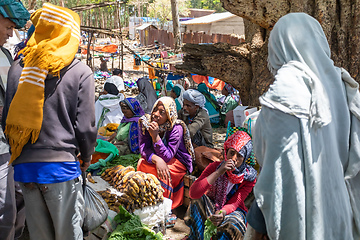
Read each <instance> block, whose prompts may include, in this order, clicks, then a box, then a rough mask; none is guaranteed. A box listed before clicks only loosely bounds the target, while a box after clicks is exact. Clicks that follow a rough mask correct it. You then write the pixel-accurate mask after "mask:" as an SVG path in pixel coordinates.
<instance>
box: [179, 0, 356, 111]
mask: <svg viewBox="0 0 360 240" xmlns="http://www.w3.org/2000/svg"><path fill="white" fill-rule="evenodd" d="M221 2H222V4H223V7H224V8H225V9H226V10H228V11H229V12H232V13H233V14H236V15H238V16H240V17H243V18H244V19H245V21H244V23H245V35H246V42H245V43H242V44H241V45H239V46H231V45H228V44H222V43H221V44H214V45H194V44H186V45H184V47H183V51H184V53H185V57H184V64H182V65H180V66H179V67H178V68H180V69H182V70H186V71H189V72H192V73H196V74H201V75H209V76H212V77H217V78H220V79H222V80H223V81H225V82H228V83H231V84H232V85H233V86H234V87H235V88H237V89H238V90H239V91H240V96H241V99H242V102H243V104H244V105H259V102H258V98H259V96H261V95H262V94H263V93H264V92H265V91H266V90H267V88H268V87H269V85H270V84H271V83H272V81H273V77H272V76H271V74H270V73H269V71H268V69H267V43H268V38H269V33H270V31H271V29H272V27H273V26H274V24H275V23H276V21H277V20H278V19H279V18H280V17H282V16H283V15H286V14H287V13H289V12H305V13H308V14H309V15H311V16H313V17H315V18H316V19H317V20H318V21H319V22H320V24H321V26H322V27H323V29H324V32H325V35H326V37H327V39H328V42H329V45H330V48H331V54H332V59H333V60H334V63H335V65H336V66H340V67H343V68H345V69H347V70H348V71H349V72H350V74H351V75H352V76H353V77H354V78H355V80H356V81H357V82H360V41H359V38H360V18H359V17H358V12H359V11H360V0H354V1H350V0H267V1H264V0H221Z"/></svg>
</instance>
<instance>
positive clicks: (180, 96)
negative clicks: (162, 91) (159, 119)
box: [172, 84, 185, 107]
mask: <svg viewBox="0 0 360 240" xmlns="http://www.w3.org/2000/svg"><path fill="white" fill-rule="evenodd" d="M172 90H173V91H174V92H175V94H176V96H177V99H178V101H179V104H180V105H181V107H182V106H183V101H184V97H183V95H184V92H185V89H184V88H183V86H181V85H180V84H176V85H175V86H174V87H173V89H172Z"/></svg>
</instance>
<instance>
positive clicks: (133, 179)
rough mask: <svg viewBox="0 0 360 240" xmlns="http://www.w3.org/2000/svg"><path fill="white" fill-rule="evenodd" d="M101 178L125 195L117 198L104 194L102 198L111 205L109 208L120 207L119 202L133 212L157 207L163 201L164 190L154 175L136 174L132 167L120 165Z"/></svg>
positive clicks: (106, 172) (105, 172)
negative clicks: (153, 206) (151, 206)
mask: <svg viewBox="0 0 360 240" xmlns="http://www.w3.org/2000/svg"><path fill="white" fill-rule="evenodd" d="M101 177H102V178H103V179H104V180H105V181H107V182H109V183H110V185H111V186H113V187H114V188H115V189H117V190H118V191H120V192H122V193H123V194H122V195H121V196H120V197H116V198H114V197H113V196H112V195H111V194H110V196H109V195H107V194H105V193H103V195H102V196H103V198H104V199H105V201H106V202H108V203H110V204H111V205H109V208H110V207H111V206H115V207H116V206H118V205H119V204H118V203H117V202H119V203H120V204H121V205H122V206H124V207H125V208H126V210H128V211H129V212H133V211H134V210H135V209H138V208H143V207H146V206H150V205H155V204H157V203H159V202H162V201H163V192H164V190H163V189H162V187H161V184H160V182H159V180H158V179H157V178H156V177H155V176H154V175H153V174H150V173H148V174H147V173H143V172H140V171H137V172H136V171H135V169H134V168H133V167H132V166H128V167H124V166H122V165H118V166H115V167H112V168H108V169H106V170H105V171H104V172H103V174H101ZM114 199H115V200H114ZM110 209H111V208H110Z"/></svg>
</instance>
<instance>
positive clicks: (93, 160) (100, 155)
mask: <svg viewBox="0 0 360 240" xmlns="http://www.w3.org/2000/svg"><path fill="white" fill-rule="evenodd" d="M109 155H110V154H109V153H102V152H95V153H94V154H93V155H92V157H91V164H93V163H97V162H98V161H99V159H106V158H107V157H108V156H109Z"/></svg>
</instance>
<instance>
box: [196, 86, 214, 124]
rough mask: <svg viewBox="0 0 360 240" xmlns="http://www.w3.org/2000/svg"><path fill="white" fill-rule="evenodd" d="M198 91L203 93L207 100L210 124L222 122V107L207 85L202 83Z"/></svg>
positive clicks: (206, 106) (206, 105)
mask: <svg viewBox="0 0 360 240" xmlns="http://www.w3.org/2000/svg"><path fill="white" fill-rule="evenodd" d="M197 90H198V91H199V92H201V93H202V94H203V95H204V97H205V98H206V102H205V108H206V109H207V110H208V113H209V118H210V122H211V123H214V124H217V123H219V122H220V114H219V112H220V105H219V103H218V102H217V100H216V98H215V96H214V95H213V94H211V93H210V92H209V90H208V87H207V86H206V84H205V83H200V84H199V85H198V87H197Z"/></svg>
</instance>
